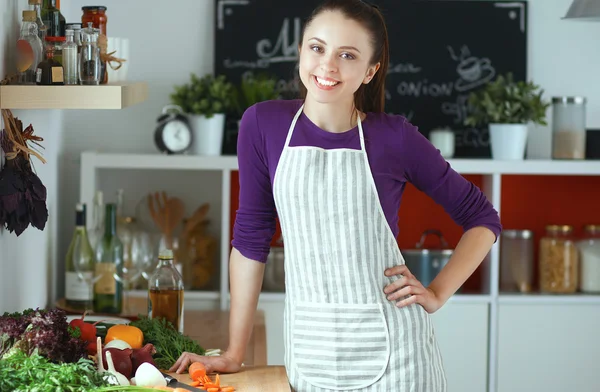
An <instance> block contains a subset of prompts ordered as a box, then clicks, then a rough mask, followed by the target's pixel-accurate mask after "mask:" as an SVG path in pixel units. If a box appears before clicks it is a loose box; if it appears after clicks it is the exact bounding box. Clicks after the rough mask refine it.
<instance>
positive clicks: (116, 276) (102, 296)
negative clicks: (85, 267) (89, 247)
mask: <svg viewBox="0 0 600 392" xmlns="http://www.w3.org/2000/svg"><path fill="white" fill-rule="evenodd" d="M95 272H96V278H95V279H97V281H96V283H95V285H94V312H96V313H107V314H119V313H121V311H122V310H123V244H122V243H121V240H120V239H119V236H117V209H116V206H115V204H112V203H108V204H106V213H105V226H104V236H103V237H102V238H101V239H100V242H99V243H98V247H97V248H96V268H95Z"/></svg>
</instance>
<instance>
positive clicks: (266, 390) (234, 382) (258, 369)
mask: <svg viewBox="0 0 600 392" xmlns="http://www.w3.org/2000/svg"><path fill="white" fill-rule="evenodd" d="M169 375H171V376H173V377H175V378H177V379H178V380H179V381H180V382H183V383H186V384H189V383H191V382H192V380H191V379H190V376H189V374H187V373H184V374H175V373H169ZM210 378H211V379H213V380H214V378H215V377H214V375H210ZM219 378H220V380H221V385H228V386H232V387H234V388H235V390H236V392H290V391H291V389H290V385H289V383H288V378H287V374H286V372H285V367H283V366H245V367H243V368H242V370H240V371H239V372H237V373H230V374H220V375H219Z"/></svg>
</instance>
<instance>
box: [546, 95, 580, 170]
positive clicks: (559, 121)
mask: <svg viewBox="0 0 600 392" xmlns="http://www.w3.org/2000/svg"><path fill="white" fill-rule="evenodd" d="M585 102H586V100H585V98H583V97H554V98H552V158H554V159H585V143H586V125H585Z"/></svg>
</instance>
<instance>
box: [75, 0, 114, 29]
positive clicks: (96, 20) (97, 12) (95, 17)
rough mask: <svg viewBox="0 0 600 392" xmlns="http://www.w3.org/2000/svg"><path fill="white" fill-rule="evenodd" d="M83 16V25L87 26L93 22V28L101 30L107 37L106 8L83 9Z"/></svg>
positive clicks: (87, 7)
mask: <svg viewBox="0 0 600 392" xmlns="http://www.w3.org/2000/svg"><path fill="white" fill-rule="evenodd" d="M81 10H82V11H83V15H81V24H82V25H83V26H87V25H88V22H92V26H93V27H95V28H97V29H100V33H102V34H104V35H106V23H107V21H108V19H107V17H106V7H104V6H97V5H94V6H86V7H81Z"/></svg>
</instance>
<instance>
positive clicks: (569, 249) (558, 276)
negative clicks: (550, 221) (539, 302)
mask: <svg viewBox="0 0 600 392" xmlns="http://www.w3.org/2000/svg"><path fill="white" fill-rule="evenodd" d="M539 247H540V248H539V276H540V291H542V292H544V293H559V294H566V293H574V292H575V291H577V288H578V283H579V252H578V249H577V246H576V241H575V238H574V237H573V227H572V226H569V225H548V226H546V235H545V236H544V237H542V238H541V239H540V244H539Z"/></svg>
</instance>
